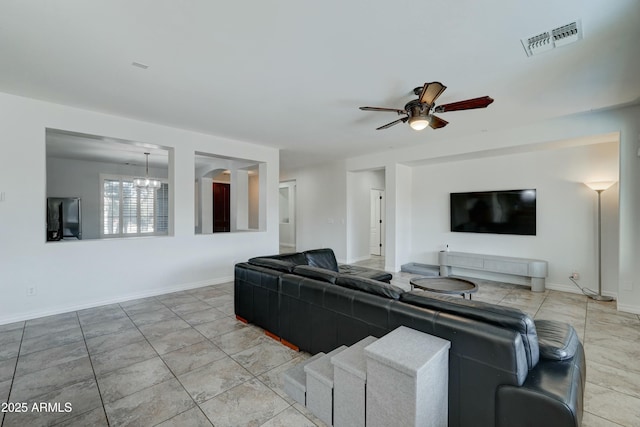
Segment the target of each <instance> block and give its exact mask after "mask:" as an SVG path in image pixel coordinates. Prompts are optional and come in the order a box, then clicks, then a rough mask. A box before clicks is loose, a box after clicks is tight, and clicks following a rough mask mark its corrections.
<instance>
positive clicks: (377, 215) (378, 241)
mask: <svg viewBox="0 0 640 427" xmlns="http://www.w3.org/2000/svg"><path fill="white" fill-rule="evenodd" d="M370 206H371V215H370V218H371V219H370V233H369V235H370V237H369V245H370V253H371V255H381V256H384V226H385V224H384V191H383V190H371V205H370Z"/></svg>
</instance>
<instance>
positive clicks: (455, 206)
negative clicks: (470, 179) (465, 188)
mask: <svg viewBox="0 0 640 427" xmlns="http://www.w3.org/2000/svg"><path fill="white" fill-rule="evenodd" d="M451 231H458V232H465V233H494V234H519V235H525V236H535V235H536V190H535V189H529V190H506V191H478V192H473V193H451Z"/></svg>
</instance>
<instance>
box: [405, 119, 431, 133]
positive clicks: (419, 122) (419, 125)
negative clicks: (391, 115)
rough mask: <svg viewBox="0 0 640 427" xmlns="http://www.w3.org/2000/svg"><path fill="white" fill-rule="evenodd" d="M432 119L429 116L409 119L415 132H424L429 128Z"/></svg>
mask: <svg viewBox="0 0 640 427" xmlns="http://www.w3.org/2000/svg"><path fill="white" fill-rule="evenodd" d="M429 122H431V118H430V117H429V116H414V117H411V118H410V119H409V126H411V129H413V130H422V129H424V128H426V127H427V126H429Z"/></svg>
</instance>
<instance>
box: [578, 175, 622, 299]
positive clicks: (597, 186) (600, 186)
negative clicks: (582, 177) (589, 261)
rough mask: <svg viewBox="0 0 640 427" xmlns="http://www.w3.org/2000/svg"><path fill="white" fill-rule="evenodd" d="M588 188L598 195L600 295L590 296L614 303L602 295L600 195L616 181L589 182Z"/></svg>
mask: <svg viewBox="0 0 640 427" xmlns="http://www.w3.org/2000/svg"><path fill="white" fill-rule="evenodd" d="M585 184H586V185H587V187H589V188H590V189H592V190H594V191H595V192H596V193H598V293H597V294H593V295H592V294H588V295H587V296H588V297H589V298H592V299H594V300H596V301H613V298H612V297H609V296H604V295H602V216H601V202H600V195H601V194H602V192H603V191H604V190H606V189H607V188H609V187H611V186H612V185H613V184H615V181H600V182H587V183H585Z"/></svg>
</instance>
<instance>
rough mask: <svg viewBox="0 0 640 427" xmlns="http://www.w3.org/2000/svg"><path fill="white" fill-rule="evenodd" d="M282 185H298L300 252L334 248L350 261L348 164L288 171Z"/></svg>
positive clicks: (339, 163) (339, 255)
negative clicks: (347, 199) (347, 240)
mask: <svg viewBox="0 0 640 427" xmlns="http://www.w3.org/2000/svg"><path fill="white" fill-rule="evenodd" d="M280 180H281V181H289V180H295V181H296V224H297V228H296V240H297V241H296V250H298V251H305V250H308V249H317V248H323V247H326V248H331V249H333V251H334V252H335V254H336V258H338V260H339V261H340V262H345V260H346V259H347V244H346V230H347V226H346V217H347V216H346V215H347V208H346V197H347V196H346V194H347V184H346V171H345V165H344V162H335V163H331V164H324V165H320V166H317V167H310V168H306V169H300V170H293V171H286V172H284V173H282V174H281V176H280Z"/></svg>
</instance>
